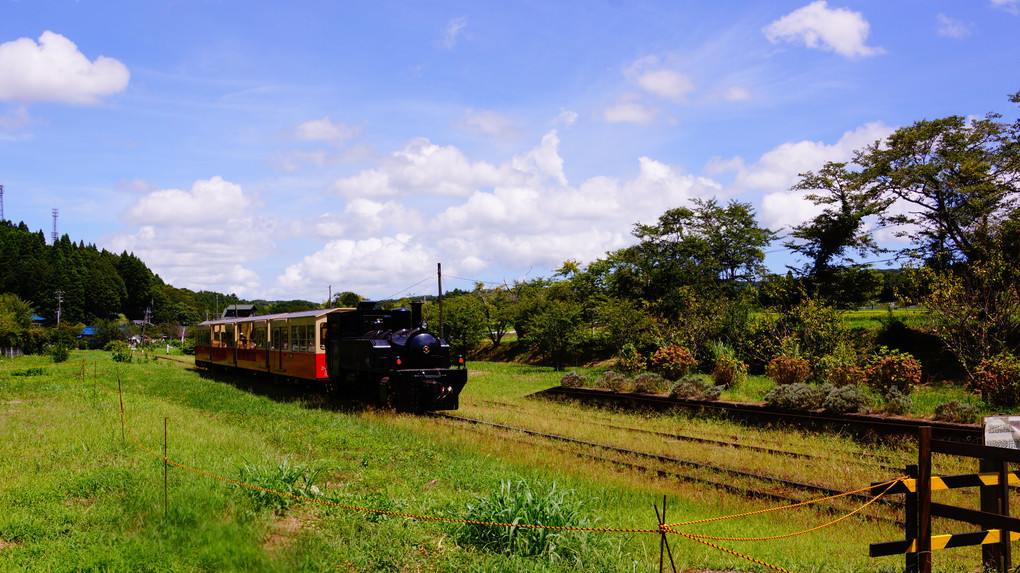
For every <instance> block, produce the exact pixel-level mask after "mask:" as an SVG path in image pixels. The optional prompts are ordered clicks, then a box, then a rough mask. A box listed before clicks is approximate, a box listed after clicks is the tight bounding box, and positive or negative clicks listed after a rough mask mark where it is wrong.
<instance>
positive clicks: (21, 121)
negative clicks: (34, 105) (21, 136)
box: [0, 106, 32, 131]
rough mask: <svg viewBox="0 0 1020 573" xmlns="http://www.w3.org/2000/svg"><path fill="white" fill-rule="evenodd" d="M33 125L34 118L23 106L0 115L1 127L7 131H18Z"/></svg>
mask: <svg viewBox="0 0 1020 573" xmlns="http://www.w3.org/2000/svg"><path fill="white" fill-rule="evenodd" d="M30 123H32V116H30V115H29V114H28V110H27V109H25V108H24V107H22V106H19V107H17V108H15V109H14V111H11V112H9V113H6V114H4V115H0V127H2V128H4V129H6V130H7V131H16V130H19V129H22V128H24V127H26V126H27V125H28V124H30Z"/></svg>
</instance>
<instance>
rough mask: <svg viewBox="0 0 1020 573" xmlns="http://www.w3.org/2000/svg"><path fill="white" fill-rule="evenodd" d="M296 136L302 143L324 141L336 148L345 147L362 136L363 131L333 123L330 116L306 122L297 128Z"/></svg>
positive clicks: (341, 123) (344, 124)
mask: <svg viewBox="0 0 1020 573" xmlns="http://www.w3.org/2000/svg"><path fill="white" fill-rule="evenodd" d="M294 131H295V135H296V137H297V138H298V139H299V140H302V141H322V142H325V143H329V144H330V145H333V146H335V147H343V146H344V145H345V144H346V143H347V141H348V140H350V139H352V138H354V137H357V136H359V135H361V129H360V128H357V127H350V126H348V125H347V124H346V123H343V122H340V123H333V122H332V121H330V120H329V116H326V117H324V118H322V119H314V120H311V121H306V122H304V123H302V124H301V125H299V126H297V128H296V129H295V130H294Z"/></svg>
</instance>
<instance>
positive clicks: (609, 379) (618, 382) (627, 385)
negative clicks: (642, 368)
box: [595, 370, 634, 392]
mask: <svg viewBox="0 0 1020 573" xmlns="http://www.w3.org/2000/svg"><path fill="white" fill-rule="evenodd" d="M595 385H596V386H597V387H599V388H604V389H606V390H612V391H613V392H630V391H631V390H633V389H634V382H633V381H632V380H628V379H627V377H626V376H624V375H623V374H620V373H619V372H613V371H612V370H607V371H605V372H604V373H603V374H602V377H601V378H599V379H598V382H597V383H596V384H595Z"/></svg>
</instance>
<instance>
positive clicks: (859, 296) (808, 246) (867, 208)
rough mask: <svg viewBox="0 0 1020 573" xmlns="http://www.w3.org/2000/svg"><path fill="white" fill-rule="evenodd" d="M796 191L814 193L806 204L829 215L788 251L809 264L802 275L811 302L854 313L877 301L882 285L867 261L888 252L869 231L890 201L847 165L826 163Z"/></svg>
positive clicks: (798, 234) (796, 237)
mask: <svg viewBox="0 0 1020 573" xmlns="http://www.w3.org/2000/svg"><path fill="white" fill-rule="evenodd" d="M792 189H794V190H799V191H811V193H809V194H808V195H807V198H808V199H809V200H811V201H813V202H814V204H815V205H824V206H825V208H824V210H823V211H822V212H821V213H819V214H818V215H817V216H815V217H814V218H813V219H811V220H810V221H807V222H805V223H802V224H800V225H797V226H796V227H794V228H793V230H792V231H791V233H790V236H791V237H792V238H793V240H790V241H787V242H786V243H785V246H786V247H787V248H789V249H792V250H793V251H795V252H797V253H800V254H801V255H802V256H804V257H806V258H807V259H808V262H807V263H806V264H805V265H804V267H802V268H801V269H797V272H798V275H799V278H800V280H801V283H802V284H803V286H804V287H805V290H806V291H807V294H808V295H810V296H818V297H821V298H822V299H823V300H825V301H826V302H828V303H830V304H833V305H834V306H836V307H839V308H853V307H856V306H859V305H860V304H862V303H864V302H865V301H867V300H870V299H871V298H873V297H874V296H875V295H876V294H877V293H878V291H879V289H880V288H881V284H882V282H881V280H880V278H881V277H879V276H878V275H875V274H873V273H872V272H871V271H870V270H869V269H868V268H867V267H868V265H867V264H866V263H862V262H858V261H856V260H855V258H854V255H855V254H856V255H857V256H859V257H866V256H868V255H870V254H878V253H881V252H884V249H882V248H880V247H879V246H878V245H877V243H876V242H875V240H874V238H873V237H872V235H871V233H870V230H869V228H868V225H867V223H868V220H869V218H875V217H876V216H877V215H879V214H881V213H882V212H883V211H884V210H885V209H886V208H887V207H888V206H889V204H890V203H891V199H882V198H880V197H876V195H875V194H874V193H873V192H872V191H871V189H870V188H869V187H868V186H867V185H865V184H864V178H863V177H862V175H861V172H860V171H852V170H850V169H848V168H847V165H846V163H836V162H830V163H826V164H825V165H824V166H823V167H822V168H821V169H820V170H818V172H811V171H809V172H807V173H802V174H801V175H800V181H799V182H798V183H797V184H796V185H794V186H793V188H792Z"/></svg>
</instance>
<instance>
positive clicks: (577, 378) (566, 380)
mask: <svg viewBox="0 0 1020 573" xmlns="http://www.w3.org/2000/svg"><path fill="white" fill-rule="evenodd" d="M587 382H588V378H587V377H586V376H585V375H584V374H580V373H578V372H574V371H570V372H567V373H566V374H564V375H563V378H560V386H563V387H564V388H584V386H585V384H586V383H587Z"/></svg>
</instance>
